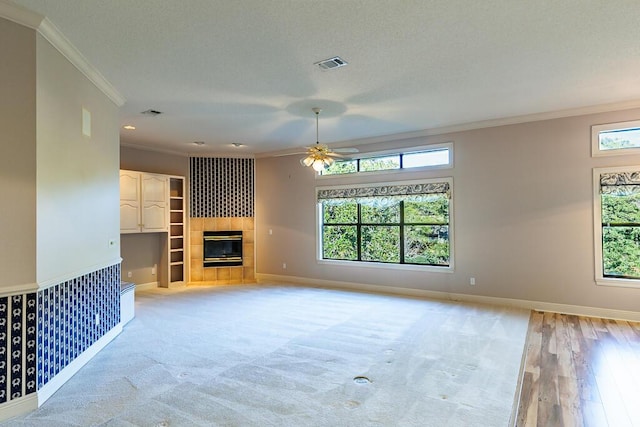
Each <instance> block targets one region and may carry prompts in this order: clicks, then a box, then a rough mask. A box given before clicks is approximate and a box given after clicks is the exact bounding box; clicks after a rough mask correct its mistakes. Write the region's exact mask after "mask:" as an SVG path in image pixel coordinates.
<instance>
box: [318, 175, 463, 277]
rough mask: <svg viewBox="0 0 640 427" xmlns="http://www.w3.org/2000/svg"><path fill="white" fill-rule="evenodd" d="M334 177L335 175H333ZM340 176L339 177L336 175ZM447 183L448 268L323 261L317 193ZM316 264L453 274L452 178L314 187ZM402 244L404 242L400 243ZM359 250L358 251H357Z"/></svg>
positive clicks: (319, 205)
mask: <svg viewBox="0 0 640 427" xmlns="http://www.w3.org/2000/svg"><path fill="white" fill-rule="evenodd" d="M348 175H349V176H353V175H354V174H348ZM334 176H335V175H334ZM337 176H341V175H337ZM445 182H446V183H448V184H449V193H450V197H449V222H448V227H449V233H448V234H449V265H448V266H438V265H426V264H400V263H391V262H377V261H359V260H335V259H325V258H323V250H322V249H323V247H322V244H323V242H322V236H323V233H322V231H323V230H322V227H323V225H324V224H323V216H322V213H323V212H322V201H320V200H318V192H319V191H321V190H334V189H345V188H366V187H372V186H384V185H411V184H430V183H445ZM315 190H316V262H317V263H318V264H325V265H334V266H349V267H365V268H370V267H371V268H383V269H392V270H413V271H423V272H438V273H453V272H454V271H455V256H454V254H455V244H454V242H455V231H454V228H455V224H454V217H455V215H454V200H453V194H454V192H453V177H442V178H428V179H427V178H425V179H418V180H410V181H388V182H375V183H374V182H371V183H365V184H351V185H349V184H346V185H335V186H321V187H316V189H315ZM400 243H401V244H403V243H404V242H402V241H401V242H400ZM359 250H360V249H358V251H359Z"/></svg>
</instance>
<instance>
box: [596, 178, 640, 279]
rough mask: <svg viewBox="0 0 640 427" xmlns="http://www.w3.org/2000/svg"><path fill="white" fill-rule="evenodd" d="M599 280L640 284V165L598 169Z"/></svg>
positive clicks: (597, 265)
mask: <svg viewBox="0 0 640 427" xmlns="http://www.w3.org/2000/svg"><path fill="white" fill-rule="evenodd" d="M594 189H595V193H596V194H595V195H594V205H595V206H594V229H595V236H596V239H595V240H596V242H595V253H596V282H597V283H598V284H603V285H617V286H632V287H640V281H639V280H638V279H640V166H636V167H621V168H606V169H594Z"/></svg>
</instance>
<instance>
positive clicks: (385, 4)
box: [15, 0, 640, 153]
mask: <svg viewBox="0 0 640 427" xmlns="http://www.w3.org/2000/svg"><path fill="white" fill-rule="evenodd" d="M15 3H18V4H20V5H22V6H25V7H27V8H29V9H31V10H33V11H36V12H38V13H40V14H42V15H45V16H47V17H48V18H49V19H50V20H51V21H52V22H53V23H54V24H55V25H56V26H57V27H58V28H59V29H60V30H61V31H62V33H63V34H64V35H65V36H66V37H67V38H68V39H69V40H70V41H71V42H72V43H73V44H74V45H75V46H76V47H77V48H78V50H79V51H80V52H81V53H82V54H83V55H84V56H85V57H86V58H87V60H88V61H89V62H90V63H91V64H92V65H94V66H95V67H96V68H97V69H98V70H99V71H100V72H101V73H102V74H103V75H104V76H105V77H106V79H107V80H108V81H109V82H110V83H111V84H113V86H114V87H115V88H116V89H117V90H118V91H119V92H120V93H121V94H122V95H123V96H124V97H125V98H126V99H127V102H126V104H125V105H124V106H123V107H122V109H121V124H122V125H124V124H133V125H135V126H136V127H137V129H136V130H135V131H125V130H122V132H121V139H122V142H123V143H125V144H133V145H139V146H151V147H155V148H158V149H163V150H171V151H180V152H185V153H266V152H272V151H282V150H289V149H294V148H300V147H304V146H307V145H309V144H313V143H314V142H315V120H314V114H313V113H312V111H311V108H312V107H316V106H317V107H321V108H323V112H322V114H321V116H320V141H321V142H328V143H333V142H341V143H342V144H341V145H349V142H351V143H356V142H357V143H362V142H363V141H362V139H365V140H366V139H367V138H375V137H380V136H384V135H390V134H397V133H406V132H409V133H416V132H417V133H420V132H421V131H425V130H429V129H435V128H441V127H447V126H452V125H460V124H467V123H473V122H479V121H486V120H492V119H497V118H505V117H513V116H521V115H529V114H537V113H544V112H552V111H558V110H565V109H574V108H580V107H586V106H594V105H602V104H609V103H623V102H627V103H629V102H635V101H638V100H640V25H639V21H638V16H640V1H638V0H630V1H623V0H609V1H601V0H592V1H589V0H557V1H535V0H529V1H524V0H483V1H477V0H466V1H465V0H441V1H439V0H432V1H427V0H336V1H333V0H268V1H267V0H217V1H216V0H181V1H178V0H135V1H130V0H55V1H52V0H16V1H15ZM336 55H339V56H340V57H342V58H343V59H344V60H346V61H348V62H349V65H348V66H346V67H343V68H339V69H336V70H331V71H321V70H320V69H319V68H318V67H316V66H314V65H313V64H314V62H317V61H320V60H323V59H327V58H330V57H332V56H336ZM147 109H156V110H159V111H162V112H163V113H164V114H162V115H161V116H158V117H147V116H143V115H141V114H140V112H141V111H143V110H147ZM354 140H359V141H354ZM193 141H204V142H205V145H204V146H201V147H197V146H195V145H193V144H192V142H193ZM232 143H241V144H244V145H245V147H242V148H240V149H234V148H233V147H232V146H231V144H232ZM339 145H340V144H339Z"/></svg>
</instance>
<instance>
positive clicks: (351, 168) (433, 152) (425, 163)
mask: <svg viewBox="0 0 640 427" xmlns="http://www.w3.org/2000/svg"><path fill="white" fill-rule="evenodd" d="M452 153H453V144H451V143H448V144H438V145H431V146H428V147H418V148H415V149H411V151H408V152H405V153H388V152H387V153H376V154H372V153H369V155H367V156H366V157H361V158H357V159H348V160H337V161H336V162H334V163H333V164H332V165H331V166H329V167H328V168H327V169H325V170H323V171H322V172H321V174H322V175H344V174H351V173H358V172H379V171H390V170H399V169H410V168H438V167H439V168H442V167H450V166H451V164H452Z"/></svg>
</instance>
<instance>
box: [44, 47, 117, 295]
mask: <svg viewBox="0 0 640 427" xmlns="http://www.w3.org/2000/svg"><path fill="white" fill-rule="evenodd" d="M36 46H37V61H38V68H37V188H38V194H37V259H38V263H37V264H38V265H37V280H38V284H39V285H41V286H43V285H46V284H48V283H50V282H56V281H62V280H66V279H68V278H71V277H76V276H78V275H80V274H84V273H87V272H90V271H94V270H96V269H98V268H101V267H104V266H107V265H110V264H113V263H114V262H118V261H119V254H120V248H119V237H120V216H119V210H118V206H119V175H118V171H119V163H120V159H119V135H118V132H119V121H118V108H117V106H116V105H115V104H114V103H113V102H111V101H110V100H109V98H107V97H106V96H105V95H104V94H103V93H102V92H101V91H100V90H99V89H97V88H96V86H94V85H93V83H91V82H90V81H89V80H88V79H87V78H86V77H85V76H84V75H83V74H81V73H80V72H79V71H78V70H77V69H76V68H75V67H74V66H73V65H72V64H71V63H70V62H69V61H67V60H66V59H65V58H64V57H63V56H62V55H61V54H60V52H58V50H56V49H55V48H54V47H53V46H51V44H50V43H49V42H48V41H47V40H46V39H44V38H43V37H42V36H40V35H38V36H37V44H36ZM83 108H85V109H87V110H88V111H90V112H91V137H86V136H84V135H83V133H82V109H83ZM110 240H113V241H114V242H115V244H114V245H113V246H110V245H109V241H110Z"/></svg>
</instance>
